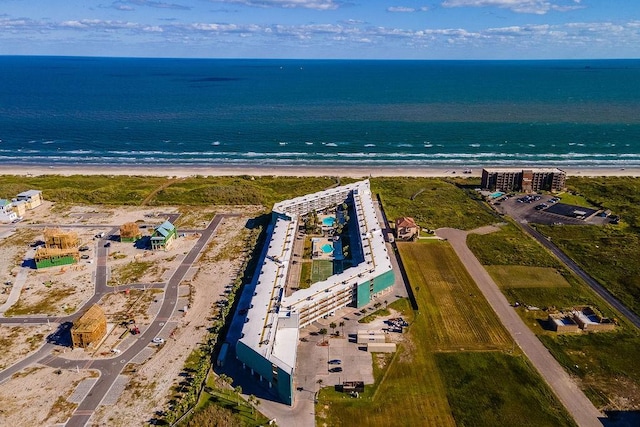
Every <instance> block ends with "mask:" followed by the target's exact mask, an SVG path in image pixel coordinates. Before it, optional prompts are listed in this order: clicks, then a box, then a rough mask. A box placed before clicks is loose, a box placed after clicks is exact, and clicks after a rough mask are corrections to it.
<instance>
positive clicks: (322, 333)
mask: <svg viewBox="0 0 640 427" xmlns="http://www.w3.org/2000/svg"><path fill="white" fill-rule="evenodd" d="M318 333H319V334H320V335H322V344H324V336H325V335H327V328H322V329H320V330H319V331H318Z"/></svg>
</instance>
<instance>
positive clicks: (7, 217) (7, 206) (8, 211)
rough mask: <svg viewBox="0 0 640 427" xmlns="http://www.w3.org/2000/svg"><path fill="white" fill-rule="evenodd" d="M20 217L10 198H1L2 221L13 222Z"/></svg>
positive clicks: (0, 212)
mask: <svg viewBox="0 0 640 427" xmlns="http://www.w3.org/2000/svg"><path fill="white" fill-rule="evenodd" d="M16 219H18V214H17V213H16V212H15V211H14V209H13V203H11V201H10V200H6V199H0V222H12V221H14V220H16Z"/></svg>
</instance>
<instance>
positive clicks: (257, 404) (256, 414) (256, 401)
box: [247, 394, 260, 420]
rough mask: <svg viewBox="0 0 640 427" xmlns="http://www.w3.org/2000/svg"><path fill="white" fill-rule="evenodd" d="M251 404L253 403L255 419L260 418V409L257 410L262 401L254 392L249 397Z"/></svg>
mask: <svg viewBox="0 0 640 427" xmlns="http://www.w3.org/2000/svg"><path fill="white" fill-rule="evenodd" d="M247 401H248V402H249V405H251V413H252V414H253V419H254V420H256V419H257V418H258V411H257V410H256V409H257V408H258V406H259V405H260V401H259V400H258V398H257V397H255V396H254V395H253V394H251V395H249V398H248V399H247Z"/></svg>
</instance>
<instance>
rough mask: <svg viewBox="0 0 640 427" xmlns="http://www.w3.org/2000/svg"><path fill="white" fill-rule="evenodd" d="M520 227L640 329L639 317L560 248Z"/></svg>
mask: <svg viewBox="0 0 640 427" xmlns="http://www.w3.org/2000/svg"><path fill="white" fill-rule="evenodd" d="M520 226H521V227H522V229H523V230H524V231H526V232H527V233H529V234H530V235H531V236H532V237H533V238H534V239H536V240H537V241H538V242H540V244H542V245H543V246H544V247H545V248H547V249H549V250H550V251H551V252H553V254H554V255H555V256H556V257H558V259H559V260H560V261H562V262H563V263H564V264H565V265H566V266H567V267H568V268H569V269H570V270H571V271H573V272H574V273H575V274H577V275H578V276H579V277H580V278H581V279H582V280H584V281H585V282H586V283H587V284H588V285H589V286H590V287H591V289H593V290H594V292H595V293H597V294H598V295H600V297H601V298H602V299H603V300H605V301H606V302H608V303H609V305H611V306H612V307H615V309H616V310H618V311H619V312H620V313H622V315H623V316H625V317H626V318H627V319H629V321H630V322H631V323H633V324H634V325H635V327H636V328H639V329H640V316H638V315H637V314H635V313H634V312H633V311H631V310H630V309H629V308H628V307H627V306H626V305H624V304H623V303H621V302H620V301H619V300H618V299H617V298H616V297H614V296H613V295H611V294H610V293H609V291H607V290H606V289H605V288H604V287H603V286H602V285H601V284H600V283H598V282H597V281H596V280H595V279H594V278H593V277H591V276H590V275H589V274H587V273H586V272H585V271H584V270H583V269H582V268H580V266H579V265H578V264H577V263H576V262H575V261H574V260H572V259H571V258H569V257H568V256H567V255H566V254H565V253H564V252H562V250H560V248H558V247H557V246H556V245H555V244H553V243H552V242H551V240H549V239H547V237H545V236H544V235H543V234H542V233H540V232H539V231H538V230H536V229H535V228H533V227H531V226H530V225H529V224H525V223H520Z"/></svg>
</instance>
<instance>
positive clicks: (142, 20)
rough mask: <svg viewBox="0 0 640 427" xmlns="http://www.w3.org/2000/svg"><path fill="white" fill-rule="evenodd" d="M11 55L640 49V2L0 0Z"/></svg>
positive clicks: (2, 42) (570, 53)
mask: <svg viewBox="0 0 640 427" xmlns="http://www.w3.org/2000/svg"><path fill="white" fill-rule="evenodd" d="M0 55H71V56H127V57H177V58H189V57H191V58H193V57H195V58H320V59H324V58H327V59H579V58H639V57H640V0H394V1H383V0H115V1H114V0H0Z"/></svg>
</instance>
